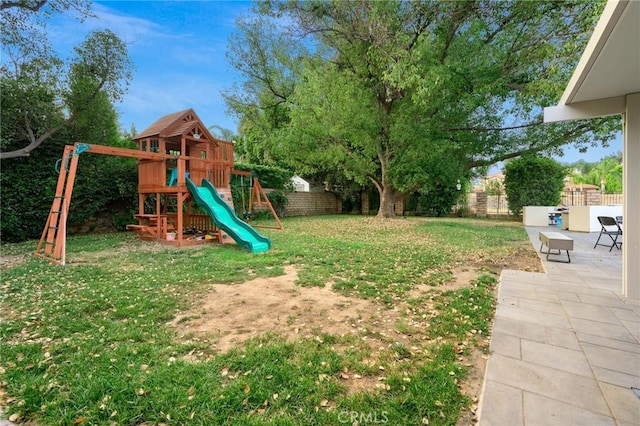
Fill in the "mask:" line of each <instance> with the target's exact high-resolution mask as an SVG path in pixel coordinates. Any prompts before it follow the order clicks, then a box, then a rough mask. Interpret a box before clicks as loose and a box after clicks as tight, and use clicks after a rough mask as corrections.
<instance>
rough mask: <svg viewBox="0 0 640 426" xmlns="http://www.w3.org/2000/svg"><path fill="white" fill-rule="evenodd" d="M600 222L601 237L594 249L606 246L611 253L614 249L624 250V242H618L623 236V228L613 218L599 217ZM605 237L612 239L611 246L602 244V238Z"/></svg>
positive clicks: (599, 236)
mask: <svg viewBox="0 0 640 426" xmlns="http://www.w3.org/2000/svg"><path fill="white" fill-rule="evenodd" d="M598 222H600V226H601V229H600V235H598V240H597V241H596V244H595V245H594V246H593V248H596V247H597V246H605V247H609V251H611V250H613V248H614V247H615V248H617V249H618V250H620V249H621V248H622V241H620V242H618V237H620V236H622V228H621V227H620V224H619V223H618V221H617V220H616V219H615V218H613V217H609V216H598ZM603 235H608V236H609V239H611V245H609V244H604V243H601V242H600V238H602V236H603ZM605 241H606V239H605Z"/></svg>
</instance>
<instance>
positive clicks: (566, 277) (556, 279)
mask: <svg viewBox="0 0 640 426" xmlns="http://www.w3.org/2000/svg"><path fill="white" fill-rule="evenodd" d="M548 275H549V281H550V282H553V284H554V285H557V284H560V285H565V286H571V287H578V286H579V287H586V285H587V283H586V282H585V280H584V279H583V278H582V277H581V276H580V275H579V274H577V273H576V272H575V271H561V272H560V271H548Z"/></svg>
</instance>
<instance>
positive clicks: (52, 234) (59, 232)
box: [34, 145, 86, 265]
mask: <svg viewBox="0 0 640 426" xmlns="http://www.w3.org/2000/svg"><path fill="white" fill-rule="evenodd" d="M84 149H86V148H83V146H77V145H67V146H65V149H64V154H63V155H62V158H61V159H60V160H58V164H57V165H56V167H59V169H60V174H59V175H58V184H57V186H56V195H55V196H54V199H53V203H52V204H51V210H50V211H49V217H48V218H47V222H46V224H45V226H44V230H43V231H42V236H41V237H40V241H39V242H38V247H37V248H36V252H35V253H34V254H35V255H36V256H38V257H42V258H45V259H47V260H49V261H50V262H52V263H56V264H59V265H64V264H65V252H66V250H65V246H66V242H67V241H66V239H67V215H68V213H69V204H70V203H71V194H72V193H73V184H74V182H75V179H76V170H77V169H78V157H79V156H80V154H81V153H82V152H83V150H84Z"/></svg>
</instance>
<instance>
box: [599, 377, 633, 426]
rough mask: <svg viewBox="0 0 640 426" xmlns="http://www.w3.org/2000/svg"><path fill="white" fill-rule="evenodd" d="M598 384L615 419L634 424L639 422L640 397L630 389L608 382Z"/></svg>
mask: <svg viewBox="0 0 640 426" xmlns="http://www.w3.org/2000/svg"><path fill="white" fill-rule="evenodd" d="M600 386H601V388H602V392H603V393H604V397H605V399H606V400H607V402H608V403H609V406H610V407H611V411H612V412H613V415H614V417H615V418H616V419H620V420H623V421H627V422H631V423H633V422H635V424H638V423H639V422H640V398H638V397H637V396H636V395H635V394H634V393H633V391H632V390H631V389H628V388H623V387H620V386H615V385H610V384H608V383H601V384H600Z"/></svg>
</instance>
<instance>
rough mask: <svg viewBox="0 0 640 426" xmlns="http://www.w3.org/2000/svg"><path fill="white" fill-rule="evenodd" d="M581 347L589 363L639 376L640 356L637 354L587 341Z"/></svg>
mask: <svg viewBox="0 0 640 426" xmlns="http://www.w3.org/2000/svg"><path fill="white" fill-rule="evenodd" d="M582 348H583V350H584V353H585V355H586V356H587V359H588V360H589V363H590V364H591V365H595V366H598V367H603V368H606V369H608V370H613V371H619V372H620V373H624V374H630V375H632V376H640V357H639V356H638V354H635V353H632V352H627V351H621V350H618V349H612V348H607V347H605V346H596V345H592V344H589V343H584V344H583V345H582Z"/></svg>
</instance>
